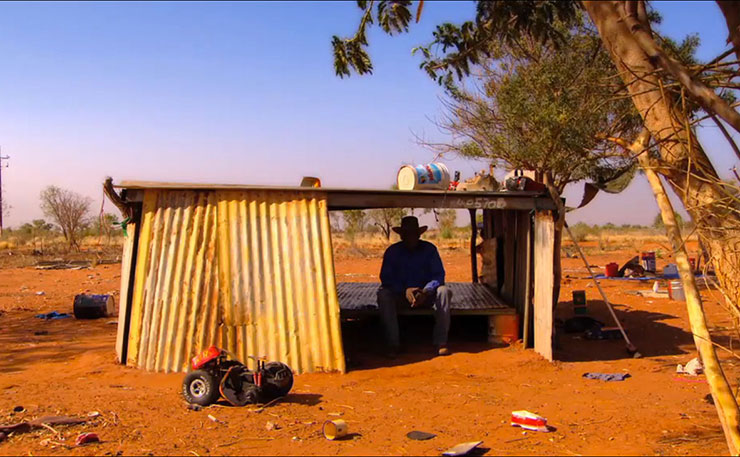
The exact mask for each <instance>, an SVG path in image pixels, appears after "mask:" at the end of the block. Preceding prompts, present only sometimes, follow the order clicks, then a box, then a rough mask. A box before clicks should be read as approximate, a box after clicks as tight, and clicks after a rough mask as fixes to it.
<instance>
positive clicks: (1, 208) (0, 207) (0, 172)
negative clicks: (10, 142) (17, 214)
mask: <svg viewBox="0 0 740 457" xmlns="http://www.w3.org/2000/svg"><path fill="white" fill-rule="evenodd" d="M9 158H10V157H9V156H3V155H2V153H0V236H3V213H4V212H5V207H4V206H3V168H7V167H8V166H7V165H5V167H3V160H8V159H9Z"/></svg>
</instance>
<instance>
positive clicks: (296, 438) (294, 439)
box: [292, 436, 301, 441]
mask: <svg viewBox="0 0 740 457" xmlns="http://www.w3.org/2000/svg"><path fill="white" fill-rule="evenodd" d="M292 439H293V441H300V440H301V439H300V438H299V437H297V436H294V437H293V438H292Z"/></svg>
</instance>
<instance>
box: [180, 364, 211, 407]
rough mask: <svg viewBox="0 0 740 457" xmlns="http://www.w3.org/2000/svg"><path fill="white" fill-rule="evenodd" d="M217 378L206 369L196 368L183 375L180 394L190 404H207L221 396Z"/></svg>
mask: <svg viewBox="0 0 740 457" xmlns="http://www.w3.org/2000/svg"><path fill="white" fill-rule="evenodd" d="M218 384H219V380H218V379H216V377H215V376H214V375H213V374H211V373H210V372H208V371H204V370H196V371H193V372H190V373H188V374H187V376H185V380H184V381H183V382H182V396H183V397H185V401H187V402H188V403H191V404H195V405H200V406H208V405H211V404H213V403H216V402H217V401H218V399H219V398H220V397H221V393H220V392H219V390H218Z"/></svg>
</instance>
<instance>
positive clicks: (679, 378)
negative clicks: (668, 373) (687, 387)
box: [673, 376, 707, 384]
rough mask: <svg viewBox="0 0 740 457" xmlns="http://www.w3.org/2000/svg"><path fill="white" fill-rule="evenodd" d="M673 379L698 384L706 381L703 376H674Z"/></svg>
mask: <svg viewBox="0 0 740 457" xmlns="http://www.w3.org/2000/svg"><path fill="white" fill-rule="evenodd" d="M673 380H674V381H681V382H691V383H699V384H703V383H705V382H707V380H706V379H705V378H703V377H702V378H687V377H685V376H674V378H673Z"/></svg>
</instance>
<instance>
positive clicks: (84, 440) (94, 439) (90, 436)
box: [75, 433, 100, 446]
mask: <svg viewBox="0 0 740 457" xmlns="http://www.w3.org/2000/svg"><path fill="white" fill-rule="evenodd" d="M99 442H100V437H98V435H97V433H82V434H80V435H79V436H78V437H77V439H75V446H82V445H83V444H90V443H99Z"/></svg>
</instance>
